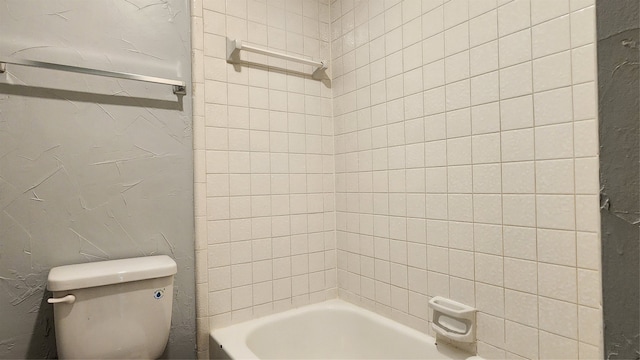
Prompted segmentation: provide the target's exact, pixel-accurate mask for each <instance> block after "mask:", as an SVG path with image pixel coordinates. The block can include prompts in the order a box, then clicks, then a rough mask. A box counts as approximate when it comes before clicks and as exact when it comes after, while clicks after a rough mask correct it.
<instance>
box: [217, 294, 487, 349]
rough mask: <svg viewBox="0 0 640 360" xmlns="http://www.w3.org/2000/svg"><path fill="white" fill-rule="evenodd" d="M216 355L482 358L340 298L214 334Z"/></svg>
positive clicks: (235, 326)
mask: <svg viewBox="0 0 640 360" xmlns="http://www.w3.org/2000/svg"><path fill="white" fill-rule="evenodd" d="M211 336H212V340H213V343H214V344H215V345H216V346H211V358H212V359H213V358H219V357H220V356H221V355H223V354H222V353H221V352H220V351H219V349H220V346H217V345H221V346H222V349H223V350H224V351H225V352H226V354H227V355H228V356H230V357H231V358H232V359H276V358H277V359H467V360H471V359H480V358H479V357H476V356H472V355H470V354H468V353H465V352H462V351H460V350H457V349H454V348H451V347H448V346H445V345H438V346H436V345H435V340H434V339H433V338H432V337H430V336H428V335H425V334H423V333H421V332H419V331H416V330H414V329H411V328H409V327H407V326H404V325H401V324H399V323H396V322H394V321H392V320H389V319H387V318H385V317H382V316H380V315H378V314H375V313H373V312H370V311H368V310H365V309H362V308H359V307H356V306H354V305H352V304H349V303H347V302H344V301H341V300H329V301H325V302H322V303H318V304H314V305H309V306H305V307H302V308H298V309H293V310H289V311H285V312H283V313H278V314H274V315H270V316H266V317H263V318H259V319H255V320H251V321H248V322H244V323H241V324H236V325H232V326H229V327H226V328H221V329H216V330H214V331H212V333H211Z"/></svg>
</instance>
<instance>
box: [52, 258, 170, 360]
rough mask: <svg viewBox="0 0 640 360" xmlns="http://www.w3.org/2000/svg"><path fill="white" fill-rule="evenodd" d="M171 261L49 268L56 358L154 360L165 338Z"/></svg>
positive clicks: (142, 259) (166, 335) (167, 325)
mask: <svg viewBox="0 0 640 360" xmlns="http://www.w3.org/2000/svg"><path fill="white" fill-rule="evenodd" d="M176 271H177V266H176V263H175V261H173V259H171V258H170V257H168V256H165V255H160V256H149V257H141V258H131V259H122V260H110V261H100V262H93V263H87V264H77V265H67V266H60V267H56V268H53V269H51V271H50V272H49V278H48V283H47V289H49V290H50V291H52V292H53V298H51V299H49V300H48V302H49V303H51V304H54V307H53V309H54V320H55V329H56V344H57V347H58V357H59V358H60V359H157V358H158V357H159V356H160V355H162V352H163V351H164V348H165V346H166V344H167V340H168V339H169V328H170V327H171V305H172V302H173V276H174V274H175V273H176Z"/></svg>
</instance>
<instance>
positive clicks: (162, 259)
mask: <svg viewBox="0 0 640 360" xmlns="http://www.w3.org/2000/svg"><path fill="white" fill-rule="evenodd" d="M177 271H178V267H177V265H176V262H175V261H173V259H171V258H170V257H168V256H166V255H157V256H146V257H138V258H130V259H120V260H108V261H97V262H91V263H85V264H75V265H65V266H58V267H55V268H53V269H51V271H49V277H48V279H47V289H48V290H50V291H64V290H73V289H84V288H89V287H95V286H103V285H110V284H117V283H124V282H130V281H138V280H145V279H154V278H160V277H165V276H171V275H174V274H175V273H176V272H177Z"/></svg>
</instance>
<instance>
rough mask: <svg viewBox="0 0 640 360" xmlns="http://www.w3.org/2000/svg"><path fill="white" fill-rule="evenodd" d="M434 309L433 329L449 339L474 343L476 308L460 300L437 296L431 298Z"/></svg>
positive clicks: (431, 305)
mask: <svg viewBox="0 0 640 360" xmlns="http://www.w3.org/2000/svg"><path fill="white" fill-rule="evenodd" d="M429 307H430V308H431V309H433V322H432V323H431V327H432V328H433V330H434V331H435V332H436V333H438V334H439V335H442V336H444V337H446V338H448V339H451V340H454V341H459V342H465V343H472V342H475V341H476V326H475V325H476V309H475V308H472V307H471V306H468V305H465V304H461V303H459V302H456V301H453V300H450V299H446V298H443V297H441V296H435V297H433V298H432V299H431V300H429Z"/></svg>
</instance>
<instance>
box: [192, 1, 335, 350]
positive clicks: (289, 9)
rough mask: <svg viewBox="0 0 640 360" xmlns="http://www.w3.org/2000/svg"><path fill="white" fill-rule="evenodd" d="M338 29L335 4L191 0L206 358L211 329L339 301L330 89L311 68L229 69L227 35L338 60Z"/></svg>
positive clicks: (260, 63)
mask: <svg viewBox="0 0 640 360" xmlns="http://www.w3.org/2000/svg"><path fill="white" fill-rule="evenodd" d="M329 21H330V18H329V3H328V1H327V2H323V1H317V0H304V1H300V0H286V1H285V0H280V1H277V0H269V1H264V0H248V1H247V0H232V1H231V0H230V1H226V2H225V1H224V0H222V1H219V0H205V1H200V0H194V1H192V37H193V47H194V50H193V63H194V67H193V83H194V102H195V104H194V133H195V134H196V136H195V140H194V141H195V144H194V149H195V162H196V164H195V172H196V177H195V181H196V187H195V197H196V199H195V203H196V242H197V259H196V262H197V271H196V272H197V296H198V298H197V304H198V355H199V356H200V357H202V358H206V356H207V353H206V351H207V346H208V345H207V337H208V329H210V328H214V327H220V326H224V325H227V324H230V323H234V322H239V321H242V320H247V319H250V318H252V317H257V316H261V315H265V314H268V313H271V312H274V311H281V310H285V309H287V308H291V307H294V306H299V305H303V304H306V303H310V302H316V301H321V300H325V299H327V298H333V297H336V287H337V284H336V279H337V275H336V259H337V256H336V249H335V224H334V223H335V211H334V206H335V199H334V194H335V189H334V157H333V153H334V150H333V147H334V137H333V119H332V117H331V111H332V107H331V89H330V87H329V86H328V83H326V82H321V81H318V80H314V79H312V78H311V77H310V76H309V75H310V74H311V72H312V71H313V69H311V67H309V66H300V65H298V64H295V63H287V62H286V61H282V60H277V59H275V60H274V58H269V57H266V56H263V55H258V56H255V54H244V53H242V54H241V57H242V58H243V60H245V61H247V62H248V63H244V64H242V65H241V66H237V67H234V66H233V65H231V64H228V63H227V62H226V46H227V44H226V37H229V38H231V39H239V40H243V41H248V42H249V43H251V44H254V45H257V46H261V47H264V48H269V49H272V50H275V51H280V52H286V53H289V54H293V55H297V56H305V57H307V58H325V59H329V51H330V47H329V38H330V34H329ZM247 55H254V56H247ZM266 65H268V66H269V67H266Z"/></svg>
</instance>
